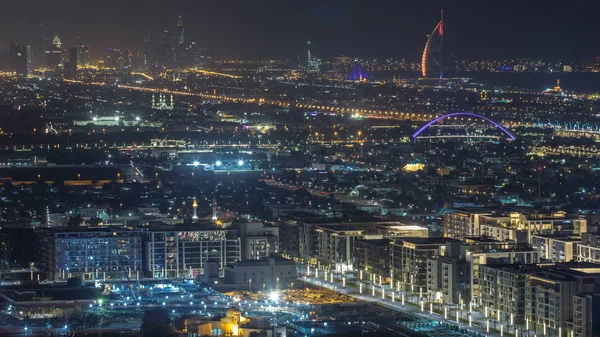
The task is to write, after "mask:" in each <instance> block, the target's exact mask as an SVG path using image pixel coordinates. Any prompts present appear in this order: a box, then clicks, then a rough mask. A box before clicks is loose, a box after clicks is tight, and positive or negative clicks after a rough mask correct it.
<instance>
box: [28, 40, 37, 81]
mask: <svg viewBox="0 0 600 337" xmlns="http://www.w3.org/2000/svg"><path fill="white" fill-rule="evenodd" d="M37 49H38V48H36V47H35V46H31V45H29V46H27V52H26V53H25V54H26V58H27V73H28V74H31V73H33V71H34V70H35V68H37V67H38V64H37V56H38V53H37Z"/></svg>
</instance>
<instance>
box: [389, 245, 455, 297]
mask: <svg viewBox="0 0 600 337" xmlns="http://www.w3.org/2000/svg"><path fill="white" fill-rule="evenodd" d="M447 241H453V240H452V239H446V238H405V239H396V240H394V241H392V243H391V253H392V262H391V265H392V270H391V273H392V274H393V277H392V283H393V282H396V284H395V286H396V287H397V288H399V289H403V290H410V291H413V292H415V291H419V292H421V291H425V290H427V259H429V258H435V257H440V256H442V247H445V246H446V242H447ZM393 285H394V284H393Z"/></svg>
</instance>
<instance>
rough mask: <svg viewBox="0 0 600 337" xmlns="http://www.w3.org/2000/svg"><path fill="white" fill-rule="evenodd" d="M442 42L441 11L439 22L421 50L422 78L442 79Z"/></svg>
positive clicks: (442, 24)
mask: <svg viewBox="0 0 600 337" xmlns="http://www.w3.org/2000/svg"><path fill="white" fill-rule="evenodd" d="M443 40H444V12H443V11H442V14H441V18H440V21H439V22H438V24H437V25H436V26H435V28H433V31H432V32H431V34H429V35H427V42H426V43H425V48H423V56H422V57H421V74H422V75H423V77H439V78H442V77H444V62H443V53H442V43H443Z"/></svg>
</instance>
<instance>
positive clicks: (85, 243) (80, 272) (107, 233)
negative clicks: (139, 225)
mask: <svg viewBox="0 0 600 337" xmlns="http://www.w3.org/2000/svg"><path fill="white" fill-rule="evenodd" d="M50 235H52V237H51V240H45V242H46V243H47V244H49V245H51V246H50V247H49V249H46V250H45V252H46V253H48V254H52V256H51V257H49V258H45V260H47V261H48V262H49V265H48V266H47V269H48V271H49V272H51V273H52V275H51V277H50V278H51V279H54V280H65V279H67V278H69V277H72V276H80V277H83V278H84V279H106V278H112V279H126V278H131V279H136V278H140V277H142V276H143V274H142V271H143V266H142V257H143V256H142V236H141V234H140V233H139V232H138V231H131V230H125V229H108V228H107V229H98V228H94V229H90V230H83V229H80V230H77V231H68V232H67V231H61V232H56V233H53V234H50Z"/></svg>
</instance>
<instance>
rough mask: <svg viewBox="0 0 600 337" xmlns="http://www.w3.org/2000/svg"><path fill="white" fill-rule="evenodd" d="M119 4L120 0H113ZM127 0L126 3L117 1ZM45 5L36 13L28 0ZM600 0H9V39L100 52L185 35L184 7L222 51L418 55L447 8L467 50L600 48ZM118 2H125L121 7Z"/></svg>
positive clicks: (458, 50) (449, 48)
mask: <svg viewBox="0 0 600 337" xmlns="http://www.w3.org/2000/svg"><path fill="white" fill-rule="evenodd" d="M113 5H114V6H113ZM116 5H118V7H115V6H116ZM30 6H34V7H35V8H37V9H39V10H36V11H35V12H31V13H29V15H26V16H22V15H12V14H11V13H14V12H17V13H28V11H29V7H30ZM598 6H600V5H597V4H590V5H588V6H584V5H583V4H580V5H575V6H571V7H566V8H562V7H560V8H557V7H552V6H548V4H544V3H542V2H538V1H534V2H528V3H527V4H526V5H523V4H519V3H518V2H516V1H505V2H503V5H502V6H498V5H496V4H478V3H477V2H475V1H464V2H462V3H461V4H458V5H457V4H453V5H452V6H448V4H447V3H444V2H442V1H430V2H427V3H425V4H408V5H407V4H399V3H390V2H387V1H378V2H377V1H376V2H375V3H371V2H366V1H362V2H354V3H351V4H350V3H345V2H341V1H332V2H324V1H307V2H306V1H303V2H298V1H291V2H285V3H283V2H277V1H250V2H241V3H237V2H231V1H223V2H217V1H207V2H203V3H202V4H199V3H197V2H192V1H179V2H178V3H177V4H175V5H173V6H171V5H169V6H166V5H165V4H164V3H162V2H160V1H146V2H141V1H130V2H127V3H118V2H116V1H113V0H109V1H104V2H102V3H86V4H85V6H82V5H81V4H79V3H77V2H76V1H71V0H59V1H57V2H53V3H52V4H50V3H46V2H44V1H33V4H32V3H31V2H28V3H27V4H24V3H12V4H10V7H11V9H12V10H11V11H3V14H0V32H1V33H0V41H2V44H3V45H8V43H9V42H18V43H20V44H40V43H42V41H43V37H44V36H46V38H51V36H53V35H54V34H59V35H60V36H61V39H62V40H63V43H64V45H65V46H75V45H76V44H77V43H78V41H79V39H81V41H82V43H85V44H89V45H91V46H92V50H91V52H92V55H93V56H94V57H99V56H100V55H102V53H103V51H105V50H106V49H107V48H124V47H131V48H143V43H144V39H145V38H146V37H147V36H148V32H149V30H150V27H152V26H154V27H155V29H157V30H162V29H164V27H167V28H168V29H169V34H171V35H173V38H175V36H176V34H177V33H176V31H177V27H176V25H177V20H178V17H179V16H182V18H183V20H184V23H185V26H186V31H185V35H186V39H187V40H193V41H196V42H197V43H200V44H202V45H204V46H206V47H207V48H209V49H211V50H213V51H214V53H215V55H216V56H218V57H221V58H248V59H265V58H295V57H298V56H301V55H304V52H305V50H304V49H305V41H306V40H310V41H312V42H313V50H314V54H315V55H317V56H318V57H322V58H328V57H332V56H337V55H351V56H357V57H380V58H407V59H409V60H416V59H418V58H419V56H420V53H421V51H422V48H423V44H424V42H425V40H426V34H427V33H428V32H429V31H430V30H431V27H432V26H433V25H435V23H436V22H437V20H438V16H439V11H440V10H442V9H443V10H444V11H445V22H446V23H445V26H446V30H447V34H446V37H445V43H444V44H445V50H446V51H445V54H446V55H454V56H456V57H458V58H462V59H465V58H466V59H473V58H509V57H542V56H543V57H545V58H562V59H582V58H594V57H596V56H598V55H600V47H596V46H594V45H593V44H590V43H589V41H592V40H593V38H594V36H595V35H597V34H598V30H599V28H597V27H596V26H595V25H594V20H593V13H594V12H595V11H597V10H598V9H600V8H597V7H598ZM115 8H118V10H116V9H115Z"/></svg>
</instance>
